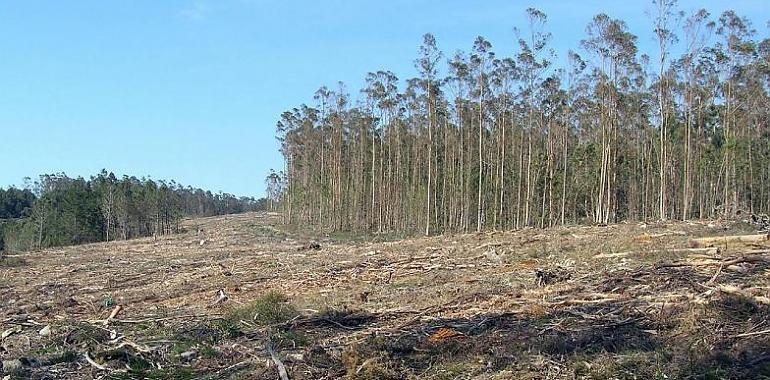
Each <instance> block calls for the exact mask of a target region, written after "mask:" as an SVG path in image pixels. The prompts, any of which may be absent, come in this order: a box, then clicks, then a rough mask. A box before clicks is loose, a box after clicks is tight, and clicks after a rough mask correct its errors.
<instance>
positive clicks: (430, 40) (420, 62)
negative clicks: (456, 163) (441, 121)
mask: <svg viewBox="0 0 770 380" xmlns="http://www.w3.org/2000/svg"><path fill="white" fill-rule="evenodd" d="M441 57H442V53H441V52H440V51H439V50H438V47H437V46H436V38H435V37H433V35H432V34H430V33H428V34H425V35H424V36H423V42H422V46H420V56H419V58H418V59H417V60H416V61H415V63H414V64H415V67H416V68H417V70H418V71H419V72H420V77H421V82H420V85H421V87H422V90H423V91H424V92H425V95H426V96H425V101H426V109H427V113H428V115H427V121H428V156H427V160H428V175H427V177H428V178H427V185H426V192H427V194H426V218H425V235H430V231H431V228H430V224H431V223H430V222H431V206H432V203H433V197H434V195H433V194H432V192H433V187H434V184H433V170H434V168H433V166H434V161H435V159H434V157H433V129H434V124H435V119H436V115H435V108H436V104H435V102H436V95H437V92H438V90H439V86H438V84H437V83H436V75H437V73H438V63H439V61H440V60H441Z"/></svg>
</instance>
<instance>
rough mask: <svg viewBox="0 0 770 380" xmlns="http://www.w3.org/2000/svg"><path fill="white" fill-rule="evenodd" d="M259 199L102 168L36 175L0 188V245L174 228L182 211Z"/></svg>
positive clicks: (231, 207)
mask: <svg viewBox="0 0 770 380" xmlns="http://www.w3.org/2000/svg"><path fill="white" fill-rule="evenodd" d="M259 205H262V206H263V207H265V206H264V202H262V203H259V202H257V201H256V200H254V199H253V198H247V197H241V198H237V197H235V196H233V195H231V194H227V193H219V194H212V193H211V192H210V191H203V190H201V189H193V188H191V187H183V186H181V185H179V184H177V183H176V182H174V181H170V182H166V181H154V180H152V179H148V178H141V179H138V178H136V177H129V176H123V178H121V179H118V178H117V177H115V175H114V174H112V173H108V172H107V171H106V170H102V171H101V172H100V173H99V174H98V175H96V176H93V177H91V178H90V179H88V180H86V179H83V178H70V177H68V176H67V175H65V174H64V173H56V174H46V175H41V176H40V178H39V180H38V181H36V182H35V183H34V192H32V191H30V190H27V189H25V190H17V189H15V188H10V189H8V190H3V189H0V250H3V249H5V250H8V251H22V250H30V249H37V248H47V247H56V246H64V245H72V244H81V243H89V242H96V241H103V240H115V239H118V238H119V239H129V238H133V237H141V236H151V235H163V234H170V233H174V232H176V231H177V230H178V228H179V220H180V219H181V218H182V217H185V216H211V215H222V214H230V213H238V212H245V211H251V210H254V209H256V207H258V206H259Z"/></svg>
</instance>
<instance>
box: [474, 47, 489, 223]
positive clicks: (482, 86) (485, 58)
mask: <svg viewBox="0 0 770 380" xmlns="http://www.w3.org/2000/svg"><path fill="white" fill-rule="evenodd" d="M494 57H495V54H494V53H493V52H492V44H491V43H490V42H489V41H487V40H485V39H484V38H483V37H476V41H474V43H473V54H472V55H471V59H470V61H471V70H472V73H473V74H475V82H476V86H477V88H476V98H477V100H478V104H477V111H478V131H479V136H478V169H479V170H478V182H477V183H478V188H477V193H478V203H477V208H476V231H477V232H480V231H481V228H482V224H483V223H484V205H483V198H482V195H483V192H484V190H483V181H484V134H485V133H486V127H485V124H484V101H485V100H486V97H487V93H486V87H487V85H486V82H487V80H488V73H487V71H488V65H489V64H490V63H491V62H492V61H493V60H494Z"/></svg>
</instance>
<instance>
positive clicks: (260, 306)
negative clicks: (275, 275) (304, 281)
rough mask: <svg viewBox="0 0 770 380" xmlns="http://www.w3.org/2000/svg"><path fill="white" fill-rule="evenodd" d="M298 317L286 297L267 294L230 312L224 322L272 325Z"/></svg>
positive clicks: (280, 294)
mask: <svg viewBox="0 0 770 380" xmlns="http://www.w3.org/2000/svg"><path fill="white" fill-rule="evenodd" d="M297 315H298V312H297V309H296V308H294V306H293V305H291V304H290V303H289V298H288V297H286V295H284V294H282V293H278V292H274V291H271V292H268V293H266V294H264V295H263V296H261V297H259V298H257V299H256V300H254V301H252V302H251V303H249V304H246V305H244V306H241V307H239V308H237V309H234V310H232V311H230V312H229V313H228V314H227V315H226V316H225V318H224V319H225V320H226V321H230V322H237V321H240V320H244V321H248V322H256V323H257V324H260V325H273V324H277V323H283V322H287V321H289V320H291V319H292V318H294V317H296V316H297Z"/></svg>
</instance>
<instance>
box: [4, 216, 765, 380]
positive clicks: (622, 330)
mask: <svg viewBox="0 0 770 380" xmlns="http://www.w3.org/2000/svg"><path fill="white" fill-rule="evenodd" d="M185 228H186V229H187V232H186V233H183V234H179V235H175V236H170V237H163V238H159V239H157V240H155V239H152V238H149V239H138V240H132V241H128V242H111V243H103V244H91V245H85V246H79V247H68V248H63V249H56V250H47V251H43V252H32V253H27V254H21V255H16V256H14V257H12V258H11V260H12V262H13V263H14V265H10V264H8V263H6V264H7V265H5V266H4V267H0V330H1V331H4V332H5V333H4V334H3V335H4V336H5V335H7V336H5V337H4V338H3V339H2V348H0V358H2V360H3V363H4V364H5V367H6V368H5V369H4V370H5V371H6V372H8V371H9V368H8V367H12V368H11V369H10V373H3V374H2V375H0V378H2V376H5V375H6V374H10V375H11V376H12V378H52V379H53V378H61V379H64V378H83V379H87V378H93V377H104V378H206V377H209V378H250V379H254V378H257V379H261V378H264V379H275V378H278V369H277V367H276V365H275V364H274V361H273V360H272V359H271V356H270V354H269V348H272V349H273V350H274V351H275V352H276V354H277V357H278V358H279V359H280V360H281V361H282V362H283V364H284V365H285V367H286V370H287V373H288V375H289V377H290V378H291V379H321V378H329V379H332V378H343V377H346V378H349V379H357V378H361V379H378V378H432V379H454V378H474V379H518V378H525V379H526V378H531V379H572V378H596V379H603V378H613V377H614V378H628V379H632V378H640V379H642V378H665V377H664V376H666V377H667V378H687V377H688V376H691V378H761V377H760V376H770V375H769V374H770V366H768V363H770V334H766V333H765V332H764V331H765V330H768V329H770V321H768V318H769V317H770V311H769V310H768V307H770V306H768V304H767V303H770V299H768V298H767V297H768V295H770V287H768V286H770V278H769V277H768V276H769V275H770V272H768V268H770V265H769V264H768V262H767V261H765V260H764V259H763V258H764V256H767V254H766V253H762V252H759V251H757V250H762V249H767V245H768V244H759V245H757V244H753V245H746V244H736V245H728V246H721V247H718V248H719V252H718V253H715V252H713V251H711V250H704V251H688V250H685V248H686V247H687V242H688V240H689V239H691V238H693V237H696V236H713V235H725V234H736V233H750V230H748V228H747V227H746V226H741V225H740V224H732V223H716V222H715V223H707V222H704V223H700V222H693V223H669V224H649V225H646V224H621V225H614V226H608V227H568V228H553V229H547V230H536V229H526V230H522V231H515V232H498V233H481V234H468V235H453V236H439V237H430V238H415V239H407V240H400V241H394V242H380V243H371V242H366V241H365V239H364V240H362V241H360V242H352V241H349V240H345V239H341V238H337V239H334V238H328V237H319V236H315V235H314V234H313V233H311V232H304V233H302V234H297V233H294V232H290V231H287V230H285V229H283V227H281V226H280V225H279V224H278V223H277V216H276V215H266V214H243V215H236V216H226V217H216V218H207V219H198V220H192V221H188V222H186V223H185ZM313 242H317V243H319V245H320V249H316V248H318V247H314V246H312V244H310V243H313ZM752 251H756V252H752ZM741 258H750V260H748V259H747V260H740V259H741ZM735 259H738V260H735ZM731 260H732V261H731ZM220 289H222V290H223V291H224V294H225V295H226V296H227V300H225V301H223V302H218V303H215V302H216V300H217V292H218V291H219V290H220ZM266 295H267V298H266ZM271 297H272V298H271ZM765 301H767V302H765ZM116 305H121V306H122V310H121V311H120V313H119V314H118V315H117V316H116V317H115V319H114V320H112V321H110V322H109V323H108V324H104V323H103V322H102V321H103V320H104V319H106V318H107V317H108V315H109V314H110V312H111V311H112V310H114V308H115V306H116ZM252 315H253V316H252ZM268 317H269V318H268ZM266 318H267V319H266ZM45 326H50V334H45V333H44V334H43V335H45V336H41V334H40V333H39V331H40V330H41V329H43V327H45ZM86 355H88V357H89V358H90V359H92V361H93V363H90V364H89V363H88V362H87V360H86V359H85V357H86ZM99 366H101V367H103V369H99V368H97V367H99ZM16 367H18V368H16ZM0 373H1V372H0ZM709 376H711V377H709Z"/></svg>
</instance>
